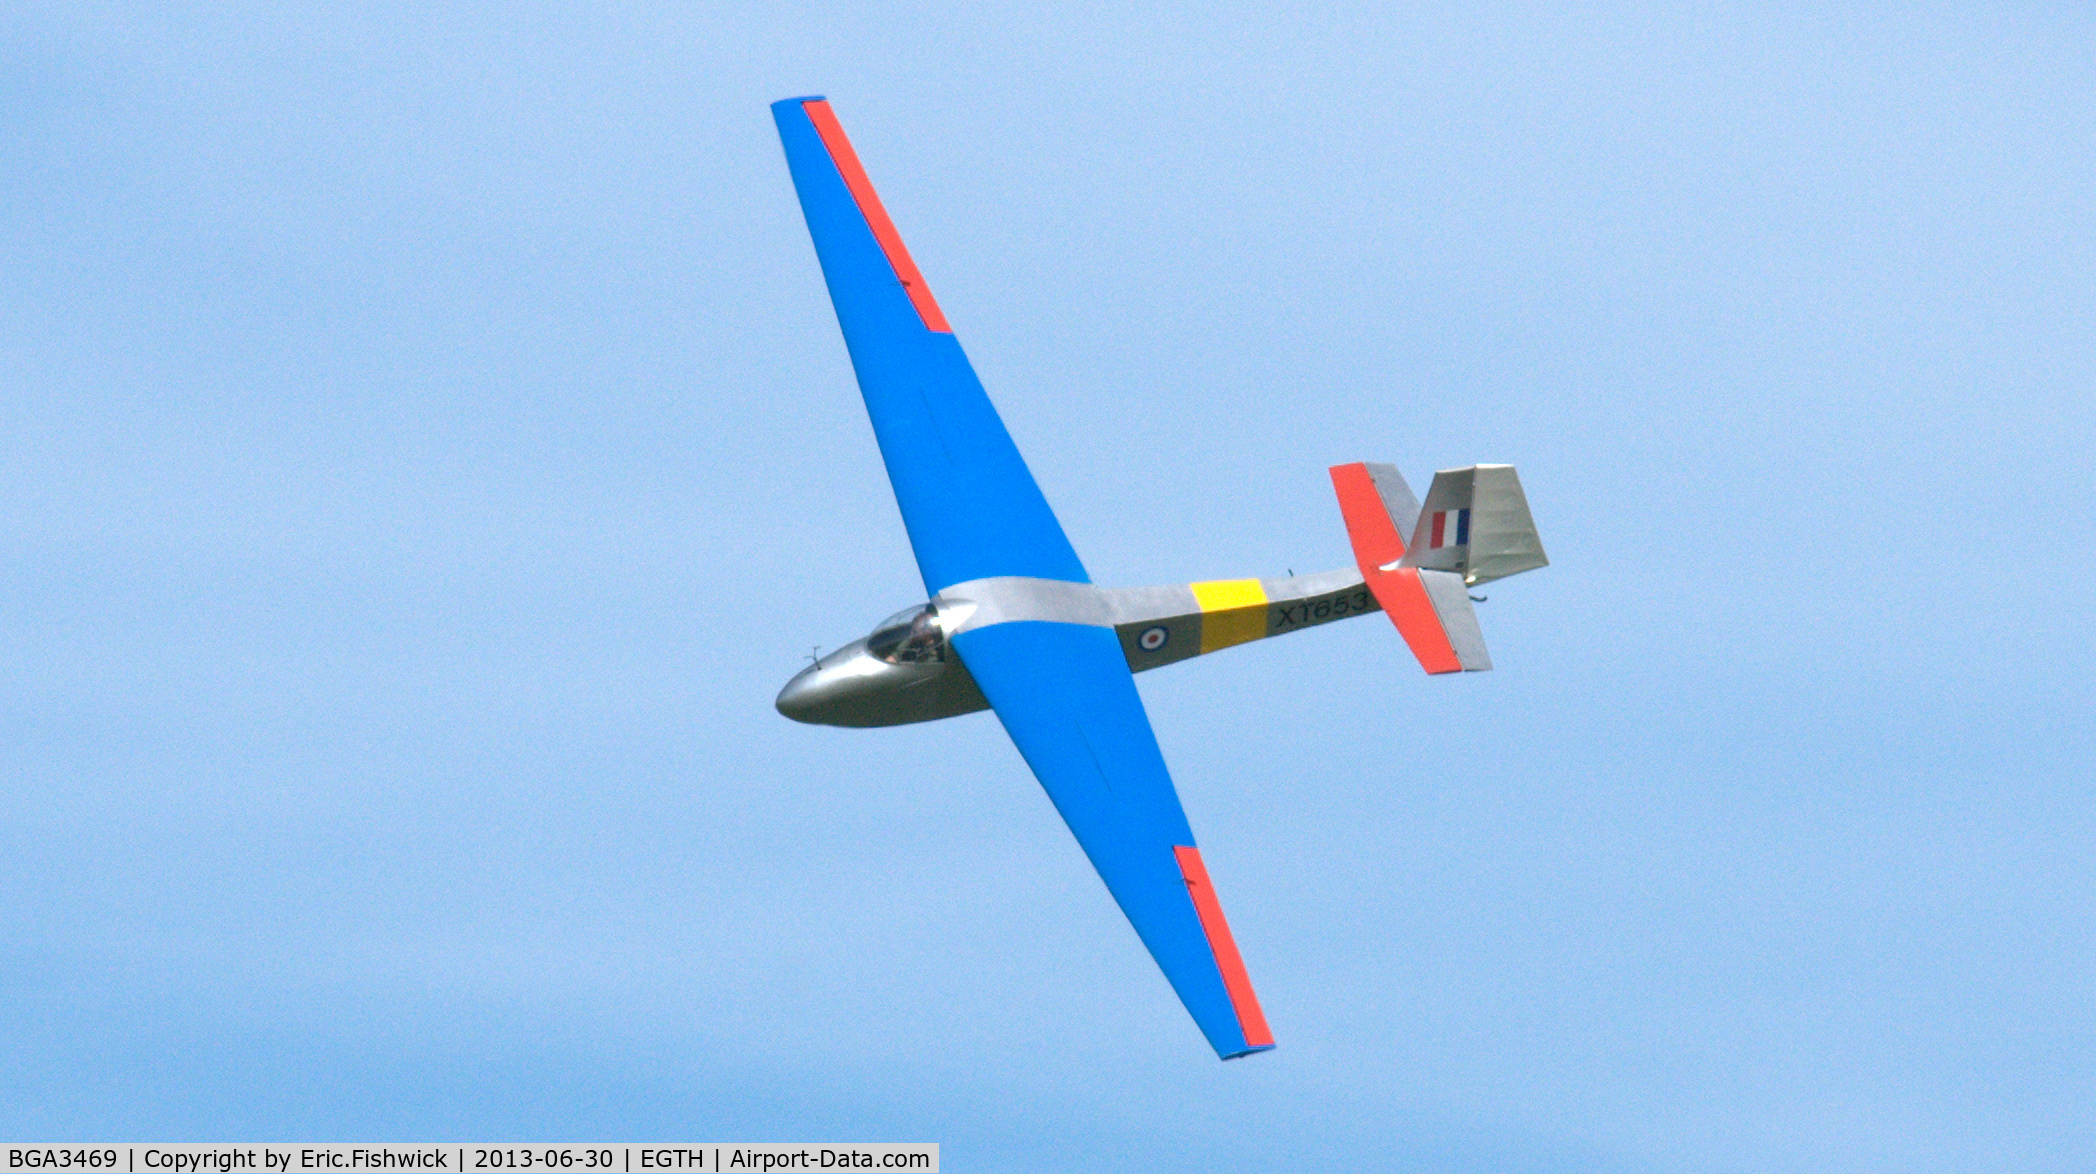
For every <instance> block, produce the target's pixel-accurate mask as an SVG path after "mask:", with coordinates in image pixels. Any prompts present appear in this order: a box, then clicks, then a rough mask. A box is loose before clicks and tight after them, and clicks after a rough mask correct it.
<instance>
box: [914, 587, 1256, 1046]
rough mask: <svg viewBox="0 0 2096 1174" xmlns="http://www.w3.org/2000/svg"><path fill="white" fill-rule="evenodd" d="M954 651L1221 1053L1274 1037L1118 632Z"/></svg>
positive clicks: (1009, 627) (1074, 628)
mask: <svg viewBox="0 0 2096 1174" xmlns="http://www.w3.org/2000/svg"><path fill="white" fill-rule="evenodd" d="M954 647H955V648H956V649H957V650H958V651H959V652H960V655H961V660H962V662H963V663H965V664H966V665H967V666H968V671H969V672H970V673H972V674H973V675H974V677H975V681H976V683H977V684H978V685H980V686H982V691H983V696H985V697H987V698H989V700H990V706H991V708H993V709H995V710H996V711H997V717H998V720H1000V721H1002V722H1003V723H1004V728H1005V732H1006V733H1008V734H1010V735H1011V739H1012V742H1013V744H1014V745H1016V746H1018V748H1019V753H1020V754H1022V755H1024V756H1025V758H1026V764H1027V765H1028V766H1030V767H1032V768H1033V773H1034V777H1036V778H1038V779H1040V780H1041V787H1042V789H1043V790H1045V791H1047V792H1048V797H1049V799H1051V800H1052V801H1053V802H1054V803H1055V809H1056V810H1057V811H1058V812H1060V813H1061V814H1062V817H1063V822H1064V823H1066V824H1068V825H1069V827H1070V831H1071V833H1072V834H1074V835H1075V836H1076V837H1077V842H1078V844H1079V845H1080V846H1082V847H1083V848H1084V853H1085V855H1086V856H1088V857H1090V859H1091V862H1092V867H1093V868H1094V869H1096V870H1097V871H1098V873H1099V878H1100V879H1101V880H1103V881H1105V882H1106V888H1107V890H1108V891H1109V892H1111V893H1112V894H1113V898H1114V900H1115V901H1116V902H1118V903H1119V904H1120V906H1121V912H1122V913H1124V914H1126V915H1127V917H1128V921H1129V924H1131V925H1133V926H1134V927H1135V932H1136V936H1138V937H1140V938H1141V939H1142V941H1143V945H1144V946H1146V947H1148V948H1149V951H1150V955H1151V957H1153V958H1155V959H1157V966H1158V968H1159V969H1160V970H1162V971H1164V976H1165V979H1166V980H1167V981H1168V982H1170V983H1171V984H1172V989H1173V990H1174V991H1176V992H1177V993H1178V995H1179V1001H1180V1002H1182V1003H1184V1004H1185V1005H1186V1009H1187V1011H1188V1013H1190V1014H1191V1015H1192V1016H1193V1018H1194V1022H1195V1024H1197V1025H1198V1026H1199V1027H1200V1029H1201V1034H1203V1035H1205V1036H1207V1037H1208V1042H1209V1044H1210V1045H1211V1046H1212V1047H1214V1048H1215V1051H1216V1054H1217V1055H1219V1056H1221V1057H1222V1058H1223V1059H1225V1060H1228V1059H1233V1058H1235V1057H1238V1056H1244V1055H1249V1054H1251V1053H1253V1052H1263V1051H1266V1050H1267V1049H1269V1048H1271V1047H1273V1046H1274V1039H1273V1033H1272V1032H1271V1031H1269V1030H1268V1029H1267V1025H1266V1017H1265V1015H1264V1014H1263V1013H1261V1011H1260V1009H1259V999H1258V997H1257V996H1256V995H1255V994H1254V993H1253V991H1252V983H1251V979H1250V978H1249V977H1247V975H1246V973H1245V967H1244V962H1243V961H1242V959H1241V958H1240V957H1239V955H1238V952H1237V945H1236V943H1235V941H1233V940H1232V938H1231V936H1230V927H1229V925H1228V923H1227V922H1225V921H1224V920H1223V910H1222V906H1221V904H1220V903H1218V902H1217V900H1216V897H1215V890H1214V887H1213V886H1212V885H1211V884H1210V883H1209V879H1208V872H1207V869H1206V868H1205V867H1204V866H1203V865H1202V862H1201V852H1200V849H1199V848H1198V847H1197V846H1196V845H1195V844H1194V836H1193V830H1192V829H1191V828H1190V827H1188V826H1187V822H1186V813H1185V811H1184V810H1183V809H1182V808H1181V807H1180V806H1179V795H1178V792H1177V791H1175V790H1174V789H1173V787H1172V776H1171V774H1170V772H1169V771H1167V770H1166V769H1165V764H1164V755H1163V753H1162V752H1161V751H1159V750H1158V748H1157V738H1156V735H1155V734H1153V733H1152V732H1151V730H1150V719H1149V717H1148V715H1146V714H1145V713H1144V712H1143V702H1142V698H1141V696H1140V695H1138V694H1137V693H1136V691H1135V679H1134V678H1133V677H1132V676H1130V675H1129V673H1128V661H1127V659H1126V658H1125V657H1124V656H1123V655H1122V653H1121V645H1120V640H1119V639H1118V638H1117V637H1116V636H1115V635H1114V632H1113V629H1111V628H1104V627H1097V626H1093V625H1088V624H1064V623H1048V622H1041V621H1023V622H1018V623H1007V624H996V625H993V626H991V627H986V628H976V629H973V630H971V631H966V632H962V633H961V634H960V635H958V636H956V637H954Z"/></svg>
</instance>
